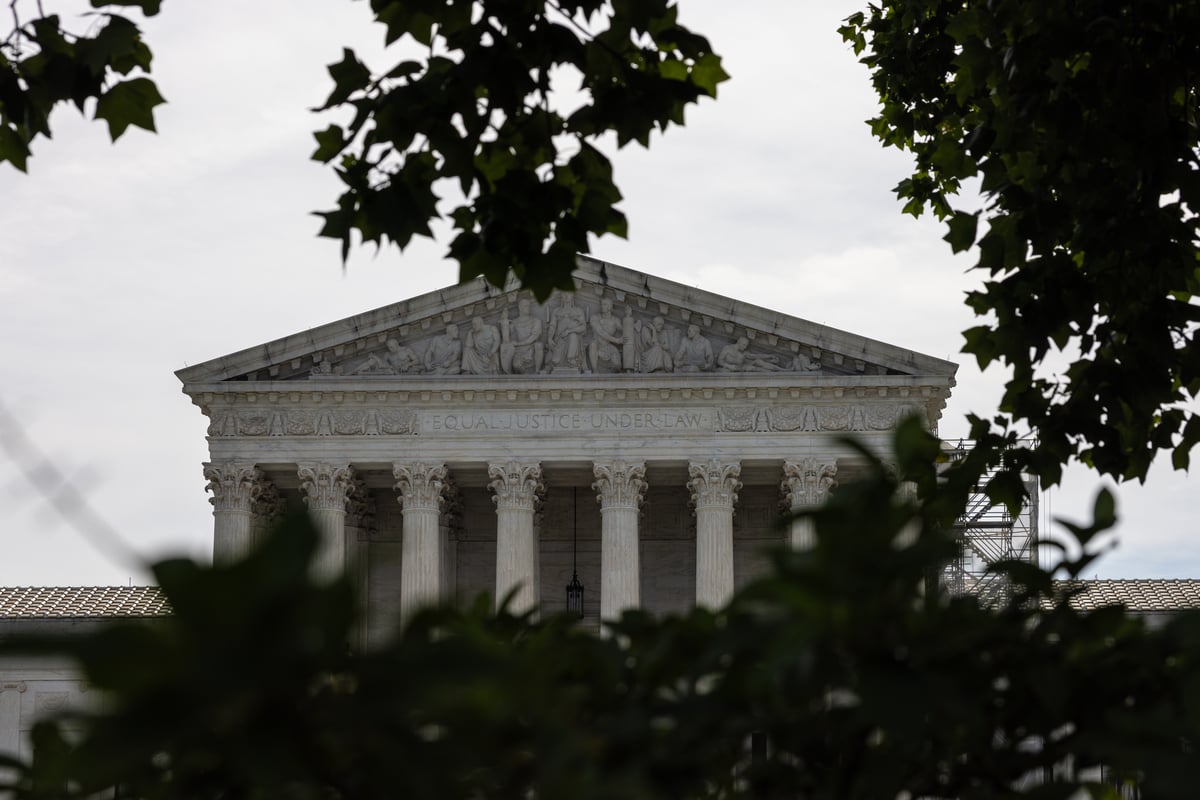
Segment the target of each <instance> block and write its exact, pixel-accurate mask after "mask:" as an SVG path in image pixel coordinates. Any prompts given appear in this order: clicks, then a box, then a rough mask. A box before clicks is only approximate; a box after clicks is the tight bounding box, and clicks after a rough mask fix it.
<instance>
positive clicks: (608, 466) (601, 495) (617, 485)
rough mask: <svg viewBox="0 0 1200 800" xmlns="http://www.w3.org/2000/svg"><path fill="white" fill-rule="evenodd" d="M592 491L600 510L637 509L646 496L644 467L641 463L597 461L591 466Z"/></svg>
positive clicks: (618, 460)
mask: <svg viewBox="0 0 1200 800" xmlns="http://www.w3.org/2000/svg"><path fill="white" fill-rule="evenodd" d="M592 474H593V475H595V476H596V482H595V483H593V484H592V489H593V490H595V492H596V494H597V500H599V501H600V507H601V508H637V507H638V506H640V505H641V503H642V498H643V496H644V495H645V494H646V465H645V464H644V463H642V462H640V461H639V462H636V463H634V462H628V461H623V460H620V459H617V460H615V461H597V462H596V463H594V464H593V465H592Z"/></svg>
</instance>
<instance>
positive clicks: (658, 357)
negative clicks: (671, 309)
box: [641, 317, 675, 372]
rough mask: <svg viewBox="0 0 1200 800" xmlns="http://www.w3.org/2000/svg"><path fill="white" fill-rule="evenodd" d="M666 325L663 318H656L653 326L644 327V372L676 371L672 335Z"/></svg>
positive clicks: (642, 366)
mask: <svg viewBox="0 0 1200 800" xmlns="http://www.w3.org/2000/svg"><path fill="white" fill-rule="evenodd" d="M666 324H667V323H666V320H664V319H663V318H662V317H655V318H654V322H653V324H651V325H644V326H643V327H642V334H641V337H642V364H641V370H642V372H671V371H672V370H673V369H674V366H675V362H674V361H673V360H672V359H671V334H670V331H669V330H668V329H667V327H666Z"/></svg>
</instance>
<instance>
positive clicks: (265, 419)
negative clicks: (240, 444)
mask: <svg viewBox="0 0 1200 800" xmlns="http://www.w3.org/2000/svg"><path fill="white" fill-rule="evenodd" d="M237 429H238V434H239V435H241V436H266V435H267V433H268V431H270V429H271V415H270V413H269V412H267V411H239V412H238V415H237Z"/></svg>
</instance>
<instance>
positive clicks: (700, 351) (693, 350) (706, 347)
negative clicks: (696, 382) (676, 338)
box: [675, 325, 713, 372]
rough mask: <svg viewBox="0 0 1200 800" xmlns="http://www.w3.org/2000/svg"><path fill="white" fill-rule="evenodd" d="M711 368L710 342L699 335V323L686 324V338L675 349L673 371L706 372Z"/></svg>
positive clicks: (711, 352)
mask: <svg viewBox="0 0 1200 800" xmlns="http://www.w3.org/2000/svg"><path fill="white" fill-rule="evenodd" d="M712 368H713V351H712V344H710V343H709V341H708V339H706V338H704V337H703V336H701V335H700V326H699V325H688V329H687V338H685V339H684V340H683V341H681V342H680V343H679V347H678V348H676V350H675V371H676V372H708V371H709V370H711V369H712Z"/></svg>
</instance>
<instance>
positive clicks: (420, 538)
mask: <svg viewBox="0 0 1200 800" xmlns="http://www.w3.org/2000/svg"><path fill="white" fill-rule="evenodd" d="M392 474H393V475H394V476H395V478H396V489H397V491H399V492H400V497H399V500H400V504H401V505H402V506H403V507H404V512H403V513H404V522H403V539H404V541H403V545H402V547H403V556H402V560H401V566H400V615H401V617H402V618H403V619H404V620H406V621H407V620H408V619H411V618H412V615H413V614H414V613H415V612H416V611H417V609H419V608H421V607H422V606H429V605H436V604H437V603H441V602H443V601H445V599H446V586H445V583H446V564H445V561H446V542H445V538H446V537H445V532H444V530H443V529H442V526H441V524H440V523H441V520H440V516H441V508H442V502H443V492H444V491H445V488H446V466H445V465H444V464H425V463H420V462H417V463H406V464H394V465H393V470H392Z"/></svg>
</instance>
